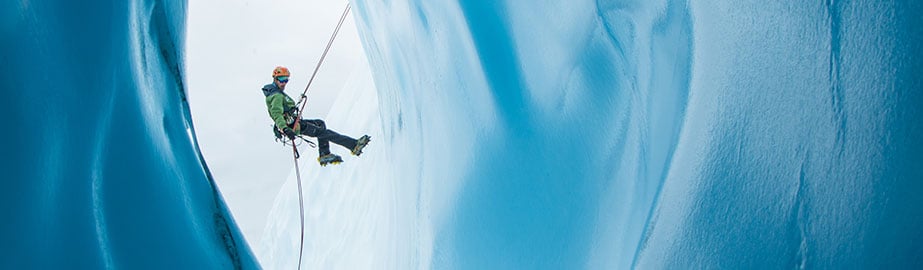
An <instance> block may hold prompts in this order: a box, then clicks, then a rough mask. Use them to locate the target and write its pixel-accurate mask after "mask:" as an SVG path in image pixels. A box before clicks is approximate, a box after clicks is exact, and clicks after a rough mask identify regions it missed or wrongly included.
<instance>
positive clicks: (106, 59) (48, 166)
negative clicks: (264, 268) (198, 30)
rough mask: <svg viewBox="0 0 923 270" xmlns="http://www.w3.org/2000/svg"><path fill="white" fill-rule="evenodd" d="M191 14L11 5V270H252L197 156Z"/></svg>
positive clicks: (151, 8) (0, 260)
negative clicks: (188, 75)
mask: <svg viewBox="0 0 923 270" xmlns="http://www.w3.org/2000/svg"><path fill="white" fill-rule="evenodd" d="M185 16H186V2H185V1H157V0H151V1H140V0H139V1H48V0H39V1H4V3H3V4H2V9H0V37H2V39H3V42H2V43H0V58H2V61H0V84H2V89H3V98H2V99H0V115H2V119H3V120H2V121H3V123H2V126H3V132H2V133H0V149H2V150H0V151H2V156H3V160H2V162H0V174H2V176H0V179H3V180H2V189H0V190H2V191H0V192H2V194H0V216H2V217H3V222H0V239H2V240H0V268H2V269H111V268H118V269H248V268H257V267H258V266H257V264H256V261H255V259H254V258H253V255H252V254H251V252H250V249H249V247H247V245H246V242H245V241H244V240H243V238H242V237H241V235H240V233H239V232H238V229H237V226H236V225H235V223H234V221H233V220H232V219H231V215H230V214H229V212H228V210H227V207H226V206H225V204H224V202H223V200H222V198H221V195H220V194H219V193H218V190H217V187H216V186H215V183H214V182H213V181H212V179H211V176H210V175H209V172H208V168H207V167H206V166H205V164H204V162H203V160H202V156H201V154H200V152H199V149H198V147H197V146H196V142H195V137H194V135H193V134H194V132H193V128H192V121H191V118H190V115H189V109H188V104H187V103H186V99H185V91H186V89H185V88H184V78H183V54H182V51H183V45H184V35H185V34H184V32H185V30H184V28H185Z"/></svg>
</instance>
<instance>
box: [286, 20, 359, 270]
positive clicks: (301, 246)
mask: <svg viewBox="0 0 923 270" xmlns="http://www.w3.org/2000/svg"><path fill="white" fill-rule="evenodd" d="M349 10H350V6H349V2H346V9H345V10H343V15H340V21H339V22H337V27H336V28H335V29H334V30H333V35H331V36H330V40H329V41H327V47H326V48H324V53H323V54H321V57H320V60H318V61H317V66H316V67H314V72H313V73H311V79H309V80H308V85H307V86H305V87H304V92H302V93H301V98H300V100H299V101H298V103H300V104H301V108H299V109H298V111H297V112H296V113H295V119H296V120H298V119H301V112H302V111H303V110H304V105H305V104H306V103H307V102H305V100H306V98H307V94H308V89H309V88H310V87H311V83H313V82H314V77H316V76H317V71H319V70H320V66H321V64H323V63H324V59H325V58H327V53H328V52H330V47H331V46H332V45H333V40H334V39H336V37H337V34H338V33H339V32H340V27H342V26H343V21H345V20H346V15H347V14H349ZM302 139H304V138H302ZM305 141H307V142H309V143H311V141H308V140H305ZM311 144H312V146H313V143H311ZM292 152H293V155H294V157H295V176H296V177H297V178H298V206H299V209H300V211H298V213H299V214H300V215H301V239H300V240H301V241H300V244H299V246H298V247H299V249H298V269H299V270H301V260H302V258H303V256H304V195H303V192H302V191H301V169H300V168H298V157H299V155H298V147H297V146H296V145H295V141H294V140H293V141H292Z"/></svg>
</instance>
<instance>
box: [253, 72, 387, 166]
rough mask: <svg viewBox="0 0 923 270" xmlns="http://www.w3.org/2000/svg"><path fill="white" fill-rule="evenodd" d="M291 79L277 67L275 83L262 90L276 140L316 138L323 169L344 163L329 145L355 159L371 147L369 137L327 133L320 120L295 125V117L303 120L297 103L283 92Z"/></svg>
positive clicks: (273, 80)
mask: <svg viewBox="0 0 923 270" xmlns="http://www.w3.org/2000/svg"><path fill="white" fill-rule="evenodd" d="M289 75H290V74H289V72H288V68H285V67H276V68H275V69H273V70H272V83H271V84H267V85H265V86H263V95H265V96H266V107H267V108H268V110H269V117H271V118H272V121H273V122H274V123H275V126H273V130H274V131H275V134H276V138H279V139H281V138H282V136H285V137H287V138H288V139H289V140H291V141H293V142H294V141H295V137H296V136H297V135H298V134H302V135H307V136H309V137H314V138H317V150H318V151H319V156H318V157H317V162H319V163H320V165H321V166H326V165H327V164H331V163H332V164H338V163H340V162H343V159H342V158H341V157H340V156H339V155H337V154H333V153H330V142H333V143H335V144H339V145H341V146H343V147H346V149H349V150H350V151H351V152H352V154H353V155H356V156H359V155H361V154H362V148H365V146H366V145H367V144H368V143H369V139H370V137H369V135H363V136H362V137H360V138H359V139H358V140H356V139H353V138H351V137H349V136H345V135H341V134H339V133H337V132H335V131H333V130H330V129H327V125H326V124H325V123H324V120H321V119H297V120H298V121H295V120H296V119H295V118H296V117H297V118H300V116H299V113H298V108H297V107H296V105H295V101H294V100H292V98H291V97H289V96H288V95H287V94H285V92H284V91H285V85H286V84H288V80H289ZM280 127H281V128H280Z"/></svg>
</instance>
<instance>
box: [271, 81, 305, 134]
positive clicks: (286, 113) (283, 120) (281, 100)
mask: <svg viewBox="0 0 923 270" xmlns="http://www.w3.org/2000/svg"><path fill="white" fill-rule="evenodd" d="M263 95H265V96H266V109H267V110H268V111H269V117H270V118H272V122H273V123H275V124H276V127H285V126H290V125H289V123H294V117H295V101H294V100H292V98H291V97H289V96H288V95H286V94H285V93H284V92H282V89H279V87H277V86H276V85H275V84H267V85H265V86H263ZM299 129H300V128H296V129H295V133H298V132H300V130H299Z"/></svg>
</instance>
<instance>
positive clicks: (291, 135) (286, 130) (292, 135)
mask: <svg viewBox="0 0 923 270" xmlns="http://www.w3.org/2000/svg"><path fill="white" fill-rule="evenodd" d="M282 132H284V133H285V137H288V139H289V140H292V141H294V140H295V131H294V130H292V128H290V127H285V128H284V129H282Z"/></svg>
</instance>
